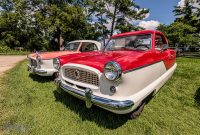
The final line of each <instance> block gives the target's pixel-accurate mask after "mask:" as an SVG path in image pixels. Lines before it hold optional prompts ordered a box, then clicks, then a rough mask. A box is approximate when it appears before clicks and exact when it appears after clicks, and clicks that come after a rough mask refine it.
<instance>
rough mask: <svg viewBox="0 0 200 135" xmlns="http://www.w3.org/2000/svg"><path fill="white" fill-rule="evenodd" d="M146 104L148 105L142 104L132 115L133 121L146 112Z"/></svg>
mask: <svg viewBox="0 0 200 135" xmlns="http://www.w3.org/2000/svg"><path fill="white" fill-rule="evenodd" d="M145 104H146V102H142V104H141V105H139V106H138V108H137V109H135V110H134V111H133V112H132V113H131V119H136V118H137V117H139V116H140V114H141V113H142V111H143V110H144V106H145Z"/></svg>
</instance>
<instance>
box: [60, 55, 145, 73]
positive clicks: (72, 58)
mask: <svg viewBox="0 0 200 135" xmlns="http://www.w3.org/2000/svg"><path fill="white" fill-rule="evenodd" d="M144 55H145V57H148V53H147V52H145V51H107V52H102V51H100V52H89V53H81V54H75V55H73V54H72V55H68V56H61V57H59V58H60V62H61V65H64V64H66V63H74V64H82V65H86V66H90V67H93V68H96V69H98V70H99V71H100V72H103V69H104V65H105V64H106V63H107V62H109V61H115V62H118V63H119V65H120V66H121V68H122V71H125V70H129V69H131V68H137V67H139V66H142V65H144V64H145V63H146V62H147V61H146V60H145V59H144Z"/></svg>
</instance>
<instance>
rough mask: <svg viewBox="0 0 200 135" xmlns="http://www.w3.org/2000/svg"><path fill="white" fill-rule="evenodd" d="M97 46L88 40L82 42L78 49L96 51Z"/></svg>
mask: <svg viewBox="0 0 200 135" xmlns="http://www.w3.org/2000/svg"><path fill="white" fill-rule="evenodd" d="M97 50H98V48H97V46H96V44H94V43H90V42H83V43H82V46H81V49H80V51H81V52H90V51H97Z"/></svg>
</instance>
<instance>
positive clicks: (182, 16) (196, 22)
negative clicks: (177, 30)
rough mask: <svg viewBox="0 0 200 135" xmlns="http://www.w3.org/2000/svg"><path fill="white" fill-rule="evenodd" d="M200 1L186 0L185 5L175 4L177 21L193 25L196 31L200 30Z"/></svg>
mask: <svg viewBox="0 0 200 135" xmlns="http://www.w3.org/2000/svg"><path fill="white" fill-rule="evenodd" d="M195 3H196V5H197V4H198V5H200V1H194V0H185V3H184V6H183V7H181V6H175V9H174V11H173V12H174V13H175V16H176V17H177V18H176V20H175V21H176V22H183V23H186V24H188V25H191V26H192V27H196V28H197V29H196V32H197V33H199V32H200V18H199V17H200V13H199V11H200V8H199V6H195Z"/></svg>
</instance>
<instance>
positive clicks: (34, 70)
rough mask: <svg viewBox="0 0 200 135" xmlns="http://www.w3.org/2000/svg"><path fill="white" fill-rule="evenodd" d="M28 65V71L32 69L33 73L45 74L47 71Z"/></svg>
mask: <svg viewBox="0 0 200 135" xmlns="http://www.w3.org/2000/svg"><path fill="white" fill-rule="evenodd" d="M27 67H28V71H32V72H33V73H36V74H47V71H46V70H42V69H37V68H35V67H32V66H31V65H29V64H28V65H27Z"/></svg>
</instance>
